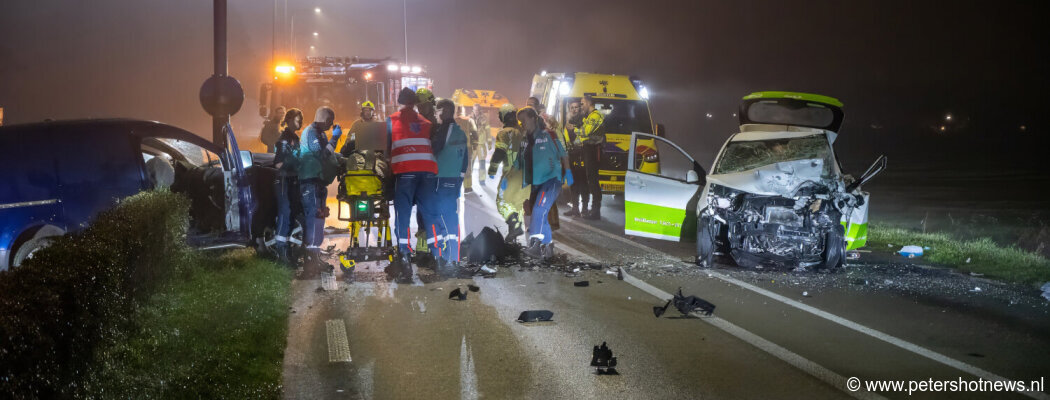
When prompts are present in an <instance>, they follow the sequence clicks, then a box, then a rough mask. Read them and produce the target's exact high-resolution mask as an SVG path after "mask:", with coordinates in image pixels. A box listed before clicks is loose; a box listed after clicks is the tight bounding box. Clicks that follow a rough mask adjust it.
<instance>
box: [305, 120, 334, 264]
mask: <svg viewBox="0 0 1050 400" xmlns="http://www.w3.org/2000/svg"><path fill="white" fill-rule="evenodd" d="M329 128H331V129H332V140H328V136H327V134H326V133H325V132H326V131H327V130H328V129H329ZM342 135H343V130H342V128H341V127H340V126H339V125H335V111H332V109H331V108H328V107H327V106H321V107H319V108H318V109H317V112H316V113H315V115H314V122H313V123H312V124H310V126H308V127H306V129H304V130H303V135H302V140H301V141H300V143H299V151H298V154H297V157H296V158H297V159H298V162H297V165H296V166H297V167H298V173H299V189H300V192H301V195H302V202H303V214H304V216H305V217H306V218H305V219H306V226H305V227H304V229H303V244H304V245H305V247H306V254H307V256H309V257H310V259H311V261H315V262H317V261H319V260H320V253H321V243H322V242H324V220H325V218H327V217H328V207H327V206H326V205H325V203H326V200H327V199H328V184H329V183H331V181H330V180H329V181H328V182H326V180H327V177H325V176H324V171H323V169H324V168H325V164H326V163H327V161H326V160H327V159H328V156H329V153H331V152H333V151H334V147H335V143H337V142H338V141H339V137H340V136H342Z"/></svg>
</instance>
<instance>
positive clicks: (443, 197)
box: [424, 99, 470, 277]
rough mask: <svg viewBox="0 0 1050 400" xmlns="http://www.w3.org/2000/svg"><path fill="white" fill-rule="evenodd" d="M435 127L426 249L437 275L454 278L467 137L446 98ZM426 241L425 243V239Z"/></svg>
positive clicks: (457, 261)
mask: <svg viewBox="0 0 1050 400" xmlns="http://www.w3.org/2000/svg"><path fill="white" fill-rule="evenodd" d="M436 107H437V120H438V126H437V128H436V129H434V134H433V136H432V137H431V140H432V145H431V146H432V147H433V149H434V156H435V157H436V158H437V164H438V173H437V176H435V177H433V178H430V179H432V180H433V183H432V184H427V185H426V186H425V187H426V188H427V190H431V188H433V189H432V190H434V193H435V198H436V201H435V205H436V207H433V211H434V212H435V214H434V215H433V216H431V217H429V218H427V217H425V216H424V220H429V221H431V222H429V224H430V227H429V228H430V229H431V230H432V231H433V232H434V237H436V239H437V241H436V242H435V244H434V245H432V246H431V247H430V254H432V255H433V256H434V257H435V258H436V259H437V272H438V274H440V275H441V276H444V277H454V276H455V275H456V273H457V269H458V267H459V265H458V263H459V212H457V210H458V207H459V193H460V189H461V188H462V187H463V179H464V177H465V176H466V174H467V166H468V163H469V161H470V149H469V146H468V140H467V134H466V132H464V131H463V128H461V127H460V126H459V124H458V123H457V122H456V120H455V117H456V104H455V103H453V102H452V100H449V99H441V100H438V102H437V105H436ZM428 241H429V240H428Z"/></svg>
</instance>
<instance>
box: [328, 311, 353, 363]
mask: <svg viewBox="0 0 1050 400" xmlns="http://www.w3.org/2000/svg"><path fill="white" fill-rule="evenodd" d="M324 328H325V333H326V334H327V336H328V362H350V341H349V340H347V338H346V324H344V323H343V320H341V319H330V320H328V321H325V323H324Z"/></svg>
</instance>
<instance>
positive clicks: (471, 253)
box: [460, 227, 510, 263]
mask: <svg viewBox="0 0 1050 400" xmlns="http://www.w3.org/2000/svg"><path fill="white" fill-rule="evenodd" d="M460 252H461V253H462V254H464V255H465V256H466V259H467V261H469V262H472V263H486V262H493V261H496V260H498V259H500V258H503V257H505V256H507V255H508V254H509V253H510V246H508V245H507V242H505V241H504V240H503V235H501V234H500V233H499V231H497V230H495V229H492V228H491V227H485V228H484V229H482V230H481V232H478V234H477V235H476V236H475V235H474V234H473V233H471V234H469V235H467V237H466V238H464V239H463V242H462V243H460Z"/></svg>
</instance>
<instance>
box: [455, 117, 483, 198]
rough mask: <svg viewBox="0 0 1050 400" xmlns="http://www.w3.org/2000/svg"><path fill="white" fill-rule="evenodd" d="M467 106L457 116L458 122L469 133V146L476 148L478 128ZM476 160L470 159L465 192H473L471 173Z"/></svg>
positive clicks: (464, 185) (472, 152)
mask: <svg viewBox="0 0 1050 400" xmlns="http://www.w3.org/2000/svg"><path fill="white" fill-rule="evenodd" d="M466 110H467V109H466V107H463V113H462V115H459V116H455V117H453V118H455V119H456V124H457V125H459V128H460V129H462V130H463V132H464V133H465V134H466V135H467V148H468V149H474V147H475V144H476V143H477V142H478V129H477V125H475V124H474V120H473V119H471V118H470V116H469V115H468V114H467V111H466ZM470 153H471V156H473V155H474V151H471V152H470ZM473 168H474V160H468V165H467V175H466V177H464V181H463V192H464V193H473V192H474V188H473V187H472V185H471V174H472V173H473Z"/></svg>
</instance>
